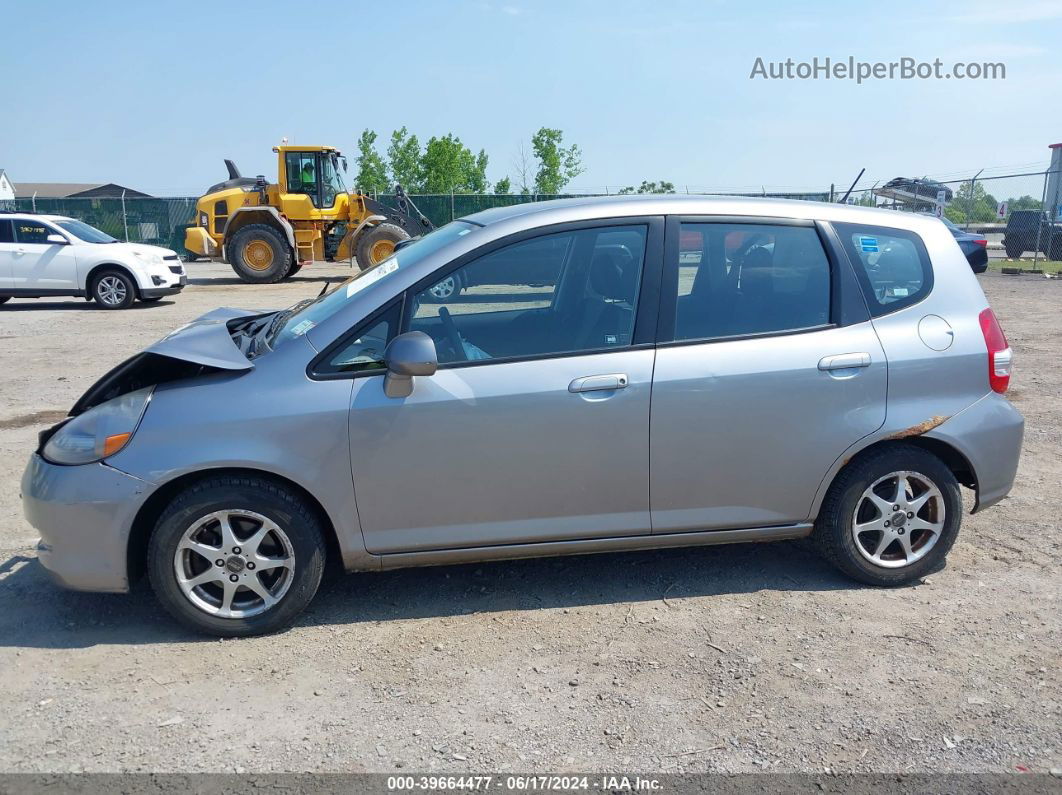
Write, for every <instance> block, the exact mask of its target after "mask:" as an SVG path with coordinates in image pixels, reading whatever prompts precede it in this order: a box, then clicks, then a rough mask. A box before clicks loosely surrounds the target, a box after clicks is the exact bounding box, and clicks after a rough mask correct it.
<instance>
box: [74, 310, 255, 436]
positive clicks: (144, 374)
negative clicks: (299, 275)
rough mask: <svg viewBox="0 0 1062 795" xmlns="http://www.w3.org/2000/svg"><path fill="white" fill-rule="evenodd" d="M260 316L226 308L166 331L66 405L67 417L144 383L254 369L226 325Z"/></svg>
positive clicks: (146, 384)
mask: <svg viewBox="0 0 1062 795" xmlns="http://www.w3.org/2000/svg"><path fill="white" fill-rule="evenodd" d="M260 314H263V313H262V312H256V311H253V310H246V309H234V308H232V307H225V308H222V309H215V310H214V311H212V312H207V313H206V314H205V315H203V316H202V317H198V318H196V319H195V320H193V321H192V322H191V323H188V324H186V325H184V326H181V327H180V328H178V329H175V330H174V331H171V332H170V333H169V334H167V335H166V336H165V337H163V338H162V339H161V340H159V341H158V342H156V343H154V344H152V345H149V346H148V347H147V348H145V349H144V350H143V351H141V352H140V353H138V354H136V355H135V356H132V357H130V358H128V359H126V360H125V361H124V362H122V363H121V364H119V365H118V366H117V367H115V368H114V369H112V370H111V371H110V372H109V373H107V374H106V375H105V376H103V378H101V379H100V380H99V381H97V382H96V383H95V384H93V385H92V386H91V387H89V389H88V391H87V392H85V394H84V395H82V396H81V398H80V399H79V400H78V401H77V403H75V404H74V407H73V408H72V409H70V415H71V416H76V415H78V414H81V413H83V412H85V411H88V410H89V409H90V408H92V407H93V406H98V405H99V404H100V403H104V402H106V401H108V400H112V399H114V398H116V397H118V396H119V395H124V394H126V393H128V392H133V391H136V390H137V389H142V388H144V387H147V386H154V385H156V384H162V383H167V382H170V381H179V380H182V379H185V378H194V377H196V376H198V375H203V374H204V373H208V372H211V371H219V370H228V371H236V372H238V371H245V370H252V369H254V363H253V362H251V361H250V360H249V359H248V358H247V357H246V356H244V355H243V353H241V352H240V349H239V348H238V347H237V346H236V343H235V342H234V341H233V339H232V336H231V335H230V334H229V328H228V325H227V324H228V322H229V321H231V320H234V319H236V318H243V317H253V316H254V315H260Z"/></svg>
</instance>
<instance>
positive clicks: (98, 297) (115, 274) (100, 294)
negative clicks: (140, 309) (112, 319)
mask: <svg viewBox="0 0 1062 795" xmlns="http://www.w3.org/2000/svg"><path fill="white" fill-rule="evenodd" d="M89 292H90V293H91V294H92V299H93V300H94V301H95V302H96V303H97V304H99V306H101V307H102V308H104V309H128V308H129V307H131V306H132V305H133V301H135V300H136V284H135V283H134V282H133V278H132V277H131V276H130V275H129V274H128V273H126V272H125V271H120V270H117V269H110V270H104V271H100V272H99V273H97V274H96V275H95V276H93V277H92V285H91V286H90V287H89Z"/></svg>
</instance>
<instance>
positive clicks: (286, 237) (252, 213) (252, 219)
mask: <svg viewBox="0 0 1062 795" xmlns="http://www.w3.org/2000/svg"><path fill="white" fill-rule="evenodd" d="M252 224H260V225H262V226H268V227H270V228H271V229H273V230H275V231H276V232H277V233H278V234H279V235H280V239H281V240H283V241H284V242H285V243H286V244H287V245H288V247H289V248H291V249H292V256H293V257H294V243H293V242H292V239H291V235H293V234H294V232H292V231H289V230H288V229H285V228H284V226H283V224H281V223H280V222H279V221H278V219H277V218H276V217H275V216H274V215H273V214H272V213H269V212H266V211H265V210H242V211H239V212H236V213H233V214H232V217H231V218H229V222H228V224H227V225H226V226H225V237H224V239H223V241H222V244H223V247H224V255H225V260H226V261H231V259H230V257H229V250H228V249H229V242H230V241H231V240H232V238H233V237H235V236H236V235H237V234H238V233H239V232H240V231H241V230H242V229H243V228H244V227H246V226H251V225H252Z"/></svg>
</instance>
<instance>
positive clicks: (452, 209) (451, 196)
mask: <svg viewBox="0 0 1062 795" xmlns="http://www.w3.org/2000/svg"><path fill="white" fill-rule="evenodd" d="M450 220H451V221H452V220H454V189H453V186H450Z"/></svg>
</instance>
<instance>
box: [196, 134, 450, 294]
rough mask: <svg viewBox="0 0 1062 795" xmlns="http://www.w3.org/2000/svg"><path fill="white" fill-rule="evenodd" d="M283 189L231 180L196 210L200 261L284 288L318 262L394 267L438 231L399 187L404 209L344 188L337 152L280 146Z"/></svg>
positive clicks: (261, 181)
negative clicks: (398, 255)
mask: <svg viewBox="0 0 1062 795" xmlns="http://www.w3.org/2000/svg"><path fill="white" fill-rule="evenodd" d="M273 151H274V152H276V153H277V181H276V183H269V182H268V181H266V178H265V177H264V176H258V177H255V178H251V177H243V176H240V172H239V169H237V168H236V165H235V164H234V163H233V162H232V161H231V160H226V161H225V165H226V167H227V168H228V171H229V178H228V179H227V180H225V181H224V182H219V183H218V184H217V185H212V186H211V187H210V188H209V189H208V190H207V192H206V195H204V196H203V197H201V198H200V199H199V201H198V202H196V207H195V209H196V214H195V218H194V219H193V220H192V223H191V225H189V227H188V228H187V230H186V232H185V237H184V245H185V248H187V249H188V251H189V252H191V253H192V254H194V255H196V256H203V257H210V258H212V259H216V260H220V261H222V262H228V263H229V264H230V265H231V266H232V269H233V270H234V271H236V274H237V275H238V276H239V277H240V278H241V279H243V280H244V281H245V282H251V283H256V284H265V283H272V282H279V281H280V280H281V279H286V278H288V277H290V276H294V275H295V274H296V273H298V271H299V269H300V268H302V266H303V265H306V264H308V263H310V262H312V261H313V260H326V261H330V262H331V261H343V260H350V261H351V262H352V263H353V262H354V261H357V264H358V267H359V268H361V269H362V270H364V269H365V268H369V267H372V266H373V265H376V264H378V263H380V262H382V261H383V260H385V259H387V258H388V257H389V256H391V254H393V253H394V250H395V246H396V245H397V244H399V243H401V242H402V241H403V240H408V239H410V238H412V237H417V236H418V235H422V234H424V233H426V232H430V231H431V229H432V225H431V222H430V221H429V220H428V219H427V218H425V217H424V215H423V214H421V213H420V211H419V210H417V208H416V206H415V205H414V204H413V202H412V201H410V200H409V198H408V197H407V196H406V195H405V194H404V193H403V192H402V187H401V186H400V185H399V186H396V188H395V195H396V199H397V204H398V207H397V208H393V207H388V206H386V205H384V204H382V203H381V202H378V201H376V200H374V199H372V198H371V197H369V196H364V195H360V194H355V193H348V192H347V190H346V188H344V187H343V180H342V177H341V176H340V168H342V170H343V171H345V170H346V167H347V162H346V158H344V157H343V155H342V154H341V153H340V152H339V150H338V149H334V148H332V147H330V146H275V147H273Z"/></svg>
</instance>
